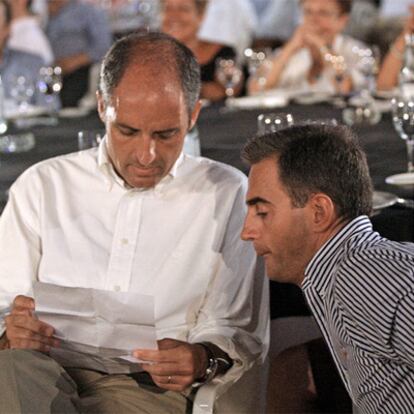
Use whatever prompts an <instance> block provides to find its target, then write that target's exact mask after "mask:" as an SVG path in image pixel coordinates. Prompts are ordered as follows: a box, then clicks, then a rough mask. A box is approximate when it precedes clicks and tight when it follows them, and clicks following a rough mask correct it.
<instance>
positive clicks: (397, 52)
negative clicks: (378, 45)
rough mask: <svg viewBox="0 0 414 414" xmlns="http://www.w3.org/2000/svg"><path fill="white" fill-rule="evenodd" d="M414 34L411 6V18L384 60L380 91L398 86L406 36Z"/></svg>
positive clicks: (413, 12)
mask: <svg viewBox="0 0 414 414" xmlns="http://www.w3.org/2000/svg"><path fill="white" fill-rule="evenodd" d="M413 32H414V5H413V6H410V16H409V17H408V19H407V20H406V22H405V24H404V29H403V31H402V32H401V34H400V35H399V36H398V37H397V39H396V40H395V41H394V43H393V44H392V45H391V47H390V49H389V51H388V53H387V55H386V56H385V58H384V61H383V63H382V66H381V69H380V71H379V74H378V79H377V88H378V90H389V89H393V88H394V87H396V86H397V85H398V75H399V73H400V70H401V67H402V65H403V62H404V49H405V35H406V34H409V33H413Z"/></svg>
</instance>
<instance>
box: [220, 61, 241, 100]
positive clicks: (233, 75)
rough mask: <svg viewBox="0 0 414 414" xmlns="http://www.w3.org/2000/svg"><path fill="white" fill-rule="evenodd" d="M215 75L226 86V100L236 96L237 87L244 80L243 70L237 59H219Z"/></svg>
mask: <svg viewBox="0 0 414 414" xmlns="http://www.w3.org/2000/svg"><path fill="white" fill-rule="evenodd" d="M215 75H216V78H217V80H218V81H219V82H220V83H221V84H222V85H223V86H224V88H225V94H226V100H228V99H229V98H232V97H234V94H235V89H236V88H237V86H239V85H240V83H241V81H242V80H243V72H242V70H241V68H240V66H239V65H238V63H237V62H236V60H234V59H218V60H217V62H216V73H215Z"/></svg>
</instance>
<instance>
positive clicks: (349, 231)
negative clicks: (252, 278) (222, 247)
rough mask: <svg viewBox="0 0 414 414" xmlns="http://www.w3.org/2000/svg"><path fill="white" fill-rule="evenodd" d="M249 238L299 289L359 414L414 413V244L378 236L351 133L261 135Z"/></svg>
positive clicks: (253, 153) (252, 146)
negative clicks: (372, 221)
mask: <svg viewBox="0 0 414 414" xmlns="http://www.w3.org/2000/svg"><path fill="white" fill-rule="evenodd" d="M243 158H244V159H246V160H247V161H248V162H249V163H250V165H251V169H250V173H249V189H248V192H247V205H248V214H247V218H246V221H245V225H244V230H243V233H242V237H243V238H244V239H245V240H251V241H252V242H253V243H254V246H255V248H256V251H257V253H258V254H259V255H263V256H264V259H265V265H266V274H267V275H268V276H269V277H270V278H271V279H273V280H277V281H279V282H289V283H294V284H296V285H297V286H299V287H301V288H302V290H303V292H304V294H305V297H306V299H307V302H308V305H309V307H310V309H311V310H312V312H313V314H314V316H315V319H316V321H317V323H318V325H319V327H320V329H321V332H322V333H323V335H324V337H325V340H326V342H327V344H328V346H329V348H330V351H331V353H332V356H333V358H334V361H335V364H336V366H337V368H338V371H339V373H340V376H341V378H342V381H343V382H344V384H345V387H346V388H347V390H348V393H349V395H350V397H351V399H352V401H353V403H354V405H355V406H356V408H357V411H354V412H358V413H407V414H408V413H412V412H413V407H414V345H413V337H414V312H413V309H414V244H413V243H407V242H403V243H399V242H394V241H390V240H387V239H386V238H384V237H381V236H380V235H379V234H378V233H376V232H375V231H373V229H372V224H371V221H370V219H369V217H368V216H369V215H370V214H371V211H372V182H371V178H370V176H369V170H368V165H367V161H366V156H365V154H364V153H363V151H362V149H361V147H360V145H359V144H358V140H357V138H356V137H355V136H354V135H353V133H352V131H351V130H350V129H349V128H346V127H344V126H341V127H339V126H336V127H333V126H328V125H304V126H296V127H291V128H286V129H283V130H280V131H278V132H275V133H271V134H267V135H262V136H258V137H255V138H254V139H253V140H252V141H250V142H249V143H248V144H247V146H246V147H245V148H244V151H243Z"/></svg>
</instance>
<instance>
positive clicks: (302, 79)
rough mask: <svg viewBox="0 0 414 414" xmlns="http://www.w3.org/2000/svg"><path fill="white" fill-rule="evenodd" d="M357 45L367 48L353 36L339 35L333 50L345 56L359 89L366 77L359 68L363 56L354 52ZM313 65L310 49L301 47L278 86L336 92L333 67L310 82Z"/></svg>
mask: <svg viewBox="0 0 414 414" xmlns="http://www.w3.org/2000/svg"><path fill="white" fill-rule="evenodd" d="M355 46H357V47H360V48H361V47H365V48H366V46H364V45H363V43H362V42H359V41H358V40H355V39H353V38H352V37H349V36H345V35H338V36H336V38H335V40H334V42H333V45H332V51H333V53H334V54H337V55H341V56H343V57H344V59H345V62H346V66H347V69H346V71H347V73H348V74H349V75H350V76H351V78H352V82H353V88H354V89H355V90H358V89H360V87H361V85H362V84H363V82H364V77H363V75H362V73H361V70H360V69H359V68H358V62H359V60H360V59H361V58H360V57H359V56H358V55H357V54H356V53H354V52H353V48H354V47H355ZM276 53H277V52H276ZM311 66H312V57H311V54H310V52H309V49H307V48H303V49H300V50H299V51H298V52H297V53H295V54H294V55H293V56H292V57H291V59H290V60H289V62H288V63H287V65H286V66H285V68H284V70H283V72H282V75H281V77H280V81H279V84H278V86H277V88H287V89H297V90H301V91H315V92H326V93H334V92H335V87H334V83H333V78H334V76H335V74H334V71H333V69H332V68H330V67H326V68H325V69H324V70H323V71H322V73H321V75H320V77H319V78H318V79H317V80H316V81H315V82H314V83H312V84H310V83H309V82H308V80H307V76H308V73H309V70H310V68H311Z"/></svg>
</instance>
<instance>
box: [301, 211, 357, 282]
mask: <svg viewBox="0 0 414 414" xmlns="http://www.w3.org/2000/svg"><path fill="white" fill-rule="evenodd" d="M348 222H349V221H348V220H345V219H344V218H341V217H338V218H336V219H335V221H333V222H332V223H331V224H330V225H329V227H327V228H326V229H324V231H323V232H321V233H319V234H317V236H316V237H315V239H314V241H313V243H312V245H311V246H310V249H309V254H308V255H307V258H306V259H305V260H304V262H305V265H304V266H303V269H302V271H301V272H300V274H298V275H297V277H296V278H294V280H293V283H294V284H296V285H297V286H299V287H301V285H302V282H303V279H304V278H305V270H306V267H307V266H308V264H309V263H310V262H311V260H312V259H313V258H314V257H315V255H316V254H317V253H318V251H319V250H320V249H321V247H322V246H323V245H324V244H325V243H326V242H327V241H328V240H330V239H332V238H333V237H334V236H335V235H336V234H338V233H339V232H340V231H341V229H342V228H343V227H344V226H346V225H347V224H348ZM303 256H304V257H305V256H306V252H303Z"/></svg>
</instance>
